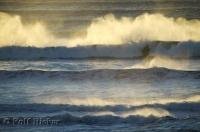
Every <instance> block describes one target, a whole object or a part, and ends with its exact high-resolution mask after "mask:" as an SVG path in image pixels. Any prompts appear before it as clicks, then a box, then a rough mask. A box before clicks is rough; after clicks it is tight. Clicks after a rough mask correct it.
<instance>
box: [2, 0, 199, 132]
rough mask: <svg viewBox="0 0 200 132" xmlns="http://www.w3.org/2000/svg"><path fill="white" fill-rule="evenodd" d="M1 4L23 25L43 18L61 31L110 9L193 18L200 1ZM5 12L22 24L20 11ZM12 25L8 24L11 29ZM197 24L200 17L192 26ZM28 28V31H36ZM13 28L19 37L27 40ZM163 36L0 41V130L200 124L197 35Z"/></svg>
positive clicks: (67, 32)
mask: <svg viewBox="0 0 200 132" xmlns="http://www.w3.org/2000/svg"><path fill="white" fill-rule="evenodd" d="M0 12H5V13H8V14H10V15H18V16H20V17H21V20H22V22H23V24H25V25H26V24H31V23H34V22H38V21H40V22H42V23H45V25H46V26H47V29H48V30H49V31H50V32H52V33H53V34H54V35H56V36H59V37H66V36H72V35H74V34H76V35H78V36H79V35H82V34H85V33H86V29H87V27H88V25H90V24H91V23H92V20H93V19H94V18H96V17H101V16H104V15H106V14H109V13H112V14H114V15H115V16H116V17H117V18H120V17H130V18H135V17H136V16H138V15H141V14H143V13H161V14H164V15H165V16H169V17H173V18H176V17H183V18H186V19H197V20H198V19H199V16H200V1H199V0H123V1H121V0H59V1H58V0H34V1H29V0H0ZM5 16H6V15H5V14H3V17H2V18H8V20H10V21H12V22H14V23H15V22H19V23H18V24H16V25H18V26H19V25H21V26H22V28H19V27H16V29H19V31H21V29H23V24H21V21H20V20H19V19H15V17H14V18H11V17H10V16H6V17H5ZM159 18H160V17H159ZM161 18H162V19H163V18H165V17H161ZM6 20H7V19H6ZM6 20H4V21H2V23H3V24H4V22H5V21H6ZM153 20H154V19H153ZM164 20H165V19H164ZM167 20H171V18H167ZM184 22H185V21H184ZM187 22H188V23H189V24H188V25H189V26H192V25H193V24H194V23H193V21H187ZM187 22H186V23H187ZM14 23H13V25H14ZM173 24H175V25H177V23H173ZM173 24H172V25H173ZM5 25H6V24H5ZM13 25H9V26H8V27H11V29H10V30H9V31H10V32H11V33H12V34H13V32H14V30H13V29H15V27H14V26H13ZM122 25H123V24H122ZM161 25H162V24H161ZM169 25H170V24H169ZM183 25H184V24H183ZM183 25H182V26H183ZM6 26H7V25H6ZM12 26H13V27H14V28H13V27H12ZM132 26H134V24H133V25H132ZM177 26H178V27H179V25H177ZM152 27H153V25H152ZM161 27H162V26H161ZM183 27H184V26H183ZM196 28H198V22H197V23H196V27H195V26H194V27H193V28H192V29H196ZM4 29H5V31H2V30H1V31H2V32H1V34H4V32H5V33H6V31H7V30H6V29H8V28H5V27H4ZM27 29H29V28H27V27H26V26H25V27H24V30H25V33H34V32H28V31H26V30H27ZM30 29H31V28H30ZM118 29H119V28H118ZM147 29H149V28H148V27H147ZM175 29H176V28H175ZM178 29H179V28H178ZM144 31H148V30H144ZM179 31H180V30H177V33H181V32H179ZM188 31H191V30H188ZM188 31H186V33H188ZM37 33H38V32H36V34H37ZM142 33H145V32H142ZM164 33H165V32H164ZM192 33H198V32H196V31H195V32H192ZM192 33H191V34H192ZM8 34H9V33H8ZM145 34H146V33H145ZM191 34H190V32H189V35H188V34H187V35H188V36H189V38H190V37H191V36H190V35H191ZM17 35H18V36H17V37H18V38H19V39H18V38H16V41H17V42H21V41H22V42H24V41H23V37H22V40H21V35H20V34H17ZM30 35H31V34H30ZM30 35H29V36H30ZM90 35H92V34H90ZM100 35H101V34H99V36H100ZM120 35H122V36H123V34H120ZM157 35H159V34H157ZM182 35H183V36H184V32H183V34H182ZM187 35H186V36H187ZM34 36H35V34H34ZM105 36H106V35H105ZM147 36H148V34H147ZM169 36H170V35H169ZM4 37H6V36H4ZM48 37H49V36H48ZM115 37H116V36H115ZM128 37H131V36H128ZM128 37H127V39H128ZM8 38H9V35H8ZM13 38H14V37H13ZM28 38H29V37H28ZM36 38H37V37H36ZM125 38H126V37H125ZM172 38H173V37H172ZM114 39H115V38H114ZM0 40H4V39H0ZM8 40H12V37H11V38H9V39H8ZM25 40H26V38H25ZM122 40H124V38H123V37H122ZM130 40H132V39H130ZM133 40H134V39H133ZM166 40H167V41H166V42H161V41H152V42H132V41H129V39H128V40H127V41H124V42H128V43H126V44H124V43H123V44H124V45H114V46H111V45H101V46H100V45H93V46H78V47H72V48H69V47H48V45H45V46H44V47H46V48H38V47H37V48H36V47H19V46H10V47H1V48H0V131H3V132H4V131H13V132H15V131H19V132H21V131H25V132H27V131H30V132H35V131H38V132H40V131H41V132H43V131H47V132H49V131H67V132H68V131H74V132H77V131H80V132H89V131H97V132H100V131H118V132H119V131H123V132H126V131H127V132H128V131H137V132H138V131H142V132H143V131H146V132H149V131H152V132H154V131H157V132H160V131H166V132H171V131H172V132H173V131H175V132H188V131H194V132H198V131H200V60H199V57H200V53H199V51H200V46H199V42H198V41H196V42H194V41H193V42H192V41H184V42H181V41H176V42H173V41H174V39H173V40H169V39H166ZM175 40H176V39H175ZM178 40H179V39H178ZM181 40H182V39H181ZM183 40H188V38H187V37H186V39H183ZM189 40H190V39H189ZM196 40H199V38H198V34H197V36H196ZM14 41H15V40H13V42H14ZM3 42H4V41H3ZM8 42H11V41H8ZM45 42H46V41H45ZM2 44H5V43H2ZM95 44H96V42H95ZM97 44H98V43H97ZM5 45H7V43H6V44H5ZM8 45H10V44H8ZM22 45H23V44H22ZM55 46H56V44H55Z"/></svg>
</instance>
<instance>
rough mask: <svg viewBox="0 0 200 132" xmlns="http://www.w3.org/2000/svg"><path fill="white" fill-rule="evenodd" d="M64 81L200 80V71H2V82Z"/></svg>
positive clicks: (152, 69)
mask: <svg viewBox="0 0 200 132" xmlns="http://www.w3.org/2000/svg"><path fill="white" fill-rule="evenodd" d="M22 77H23V78H24V79H27V78H29V79H30V78H32V79H40V80H41V79H62V80H64V79H65V81H67V80H68V81H81V80H82V81H83V80H124V79H126V80H131V81H133V80H136V81H137V80H138V81H139V80H140V81H142V80H144V81H145V80H148V79H151V80H152V79H154V80H156V79H159V80H160V79H161V78H162V79H175V78H193V79H199V78H200V71H181V70H171V69H166V68H149V69H97V70H86V71H41V70H17V71H7V70H1V71H0V78H1V80H8V79H18V78H20V79H22Z"/></svg>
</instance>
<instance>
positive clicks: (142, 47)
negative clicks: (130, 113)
mask: <svg viewBox="0 0 200 132" xmlns="http://www.w3.org/2000/svg"><path fill="white" fill-rule="evenodd" d="M199 50H200V44H199V42H189V41H188V42H159V41H157V42H140V43H131V44H124V45H93V46H78V47H73V48H67V47H47V48H35V47H16V46H11V47H1V48H0V60H38V59H39V60H40V59H84V58H118V59H120V58H121V59H125V58H126V59H128V58H129V59H131V58H144V57H147V56H166V57H169V58H182V59H191V58H199V57H200V53H199Z"/></svg>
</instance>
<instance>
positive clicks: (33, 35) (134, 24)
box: [0, 12, 200, 47]
mask: <svg viewBox="0 0 200 132" xmlns="http://www.w3.org/2000/svg"><path fill="white" fill-rule="evenodd" d="M55 26H56V25H55ZM0 36H1V37H0V47H2V46H25V47H26V46H33V47H49V46H55V47H56V46H65V47H74V46H77V45H82V46H83V45H94V44H100V45H121V44H127V43H131V42H141V41H200V21H199V20H198V19H197V20H187V19H185V18H177V19H175V18H171V17H166V16H164V15H162V14H147V13H146V14H143V15H140V16H137V17H135V18H132V17H122V18H120V19H117V18H115V16H114V15H112V14H108V15H105V16H103V17H99V18H96V19H94V20H92V21H91V24H90V25H89V26H88V27H87V31H86V35H77V36H73V38H71V37H70V38H67V37H66V38H65V37H64V38H58V37H55V36H54V35H53V34H52V33H51V31H49V30H48V29H47V28H46V26H45V25H44V24H43V23H42V22H39V21H38V22H36V23H28V24H24V23H23V22H22V20H21V17H20V16H19V15H10V14H7V13H4V12H0ZM66 36H67V35H66Z"/></svg>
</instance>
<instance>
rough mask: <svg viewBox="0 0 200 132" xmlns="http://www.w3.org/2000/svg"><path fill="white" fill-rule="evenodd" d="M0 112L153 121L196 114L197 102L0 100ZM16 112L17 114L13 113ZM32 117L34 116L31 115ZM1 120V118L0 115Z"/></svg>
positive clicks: (63, 119) (81, 120)
mask: <svg viewBox="0 0 200 132" xmlns="http://www.w3.org/2000/svg"><path fill="white" fill-rule="evenodd" d="M0 106H1V107H0V112H2V113H4V112H14V113H17V112H20V113H23V114H25V113H29V114H30V113H32V115H38V114H37V113H40V114H41V115H42V117H45V114H44V113H46V114H47V115H48V116H47V117H48V118H49V119H54V120H58V121H59V124H89V125H92V124H102V125H103V124H107V125H108V124H118V123H120V124H121V123H130V124H132V123H152V122H155V121H159V122H160V121H167V120H179V119H184V120H187V119H192V118H198V116H196V115H198V114H199V110H200V104H199V103H192V102H190V103H186V102H182V103H170V104H151V105H142V106H129V107H128V106H124V105H115V106H84V105H78V106H76V105H58V104H56V105H52V104H0ZM16 116H17V115H16ZM38 116H39V115H38ZM32 118H34V117H32ZM0 123H1V118H0Z"/></svg>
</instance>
